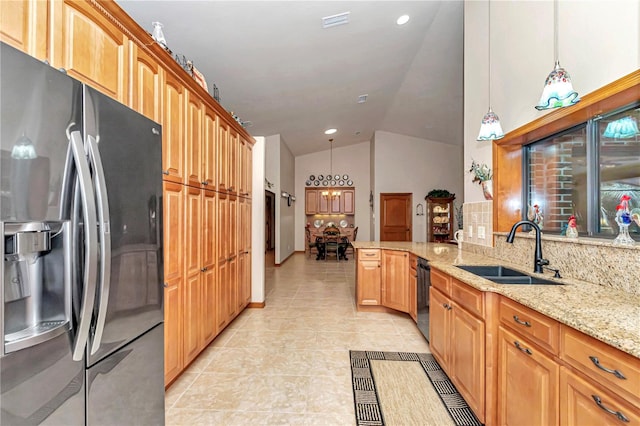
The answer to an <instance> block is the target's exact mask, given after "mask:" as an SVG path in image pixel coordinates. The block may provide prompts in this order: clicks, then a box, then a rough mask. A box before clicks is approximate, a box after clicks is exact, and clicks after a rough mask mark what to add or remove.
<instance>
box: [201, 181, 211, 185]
mask: <svg viewBox="0 0 640 426" xmlns="http://www.w3.org/2000/svg"><path fill="white" fill-rule="evenodd" d="M200 183H201V184H203V185H205V186H206V185H209V182H207V181H206V180H203V181H202V182H200Z"/></svg>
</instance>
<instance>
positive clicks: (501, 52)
mask: <svg viewBox="0 0 640 426" xmlns="http://www.w3.org/2000/svg"><path fill="white" fill-rule="evenodd" d="M558 1H559V3H558V28H559V30H558V59H559V60H560V64H561V65H562V66H563V67H564V68H565V69H566V70H567V71H568V72H569V74H570V75H571V77H572V80H573V87H574V89H575V90H576V91H577V92H578V93H579V94H580V95H581V96H583V95H585V94H588V93H590V92H592V91H594V90H596V89H598V88H600V87H602V86H604V85H606V84H608V83H610V82H612V81H613V80H616V79H618V78H620V77H623V76H625V75H627V74H629V73H631V72H633V71H635V70H636V69H638V68H640V2H639V1H638V0H592V1H588V0H580V1H568V0H558ZM553 9H554V5H553V1H550V0H545V1H513V0H511V1H495V0H494V1H492V2H491V106H492V107H493V111H494V112H495V113H496V114H498V116H499V117H500V121H501V123H502V128H503V130H504V131H505V133H508V132H510V131H512V130H514V129H517V128H518V127H520V126H522V125H524V124H526V123H529V122H531V121H533V120H534V119H536V118H538V117H540V116H542V115H544V114H546V113H548V111H547V112H541V111H538V110H536V109H535V108H534V106H535V105H536V104H537V102H538V100H539V98H540V94H541V93H542V88H543V86H544V81H545V79H546V77H547V75H548V74H549V72H550V71H551V70H552V69H553V65H554V49H553ZM464 16H465V17H464V31H465V35H464V46H465V47H464V61H465V65H464V171H465V173H464V189H465V191H464V194H465V199H464V200H465V202H468V201H482V200H484V198H483V196H482V191H481V189H480V187H479V186H478V185H477V184H474V183H472V182H471V179H472V177H471V175H470V174H469V173H467V170H468V168H469V166H470V165H471V159H472V158H473V159H475V160H477V161H479V162H481V163H487V164H489V165H491V164H492V143H491V142H477V141H476V140H475V139H476V137H477V136H478V131H479V130H480V121H481V120H482V116H483V115H484V114H485V113H486V112H487V110H488V108H489V95H488V66H489V63H488V55H487V49H488V45H487V43H488V39H487V37H488V26H489V25H488V3H487V1H465V5H464Z"/></svg>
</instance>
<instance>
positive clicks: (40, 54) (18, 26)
mask: <svg viewBox="0 0 640 426" xmlns="http://www.w3.org/2000/svg"><path fill="white" fill-rule="evenodd" d="M48 18H49V2H47V1H42V0H15V1H2V2H0V40H2V41H3V42H5V43H7V44H8V45H10V46H13V47H15V48H16V49H18V50H21V51H23V52H25V53H28V54H29V55H31V56H33V57H35V58H38V59H40V60H41V61H42V60H45V59H47V60H49V61H50V60H51V58H50V57H49V48H48V41H49V40H48V36H49V20H48Z"/></svg>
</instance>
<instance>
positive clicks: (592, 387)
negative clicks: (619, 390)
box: [560, 367, 640, 426]
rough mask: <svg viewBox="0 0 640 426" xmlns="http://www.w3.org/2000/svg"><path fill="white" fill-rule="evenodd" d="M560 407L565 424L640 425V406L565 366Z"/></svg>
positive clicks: (561, 371) (567, 425)
mask: <svg viewBox="0 0 640 426" xmlns="http://www.w3.org/2000/svg"><path fill="white" fill-rule="evenodd" d="M560 408H561V411H560V424H561V425H562V426H582V425H640V410H638V407H637V406H635V407H634V405H633V404H631V403H629V402H628V401H626V400H624V399H622V398H620V397H618V396H616V395H615V393H613V392H610V391H609V390H608V389H606V388H605V387H603V386H602V385H601V384H600V383H594V382H591V381H589V380H585V379H583V378H582V377H579V376H578V375H576V374H574V373H572V372H571V371H569V370H568V369H567V368H565V367H562V368H561V369H560ZM624 419H626V420H624Z"/></svg>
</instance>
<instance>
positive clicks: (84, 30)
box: [51, 0, 129, 104]
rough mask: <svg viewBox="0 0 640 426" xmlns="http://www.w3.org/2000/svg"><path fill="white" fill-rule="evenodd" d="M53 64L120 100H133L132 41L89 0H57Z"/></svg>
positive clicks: (54, 18) (53, 17) (53, 8)
mask: <svg viewBox="0 0 640 426" xmlns="http://www.w3.org/2000/svg"><path fill="white" fill-rule="evenodd" d="M51 6H52V7H51V14H52V19H53V22H54V24H53V26H54V31H52V32H51V34H52V37H53V40H52V57H51V65H52V66H54V67H55V68H64V69H65V70H66V71H67V73H68V74H69V75H70V76H72V77H74V78H77V79H78V80H80V81H82V82H84V83H87V84H88V85H90V86H91V87H93V88H95V89H97V90H99V91H100V92H102V93H104V94H106V95H108V96H111V97H112V98H114V99H117V100H118V101H120V102H122V103H124V104H128V102H129V99H128V97H129V92H128V90H129V43H128V39H127V37H126V36H125V34H124V33H123V32H122V31H121V30H120V28H118V27H117V26H116V25H115V24H114V23H113V22H112V21H111V20H109V19H108V18H107V17H106V16H104V15H103V14H102V13H100V12H99V11H98V10H96V9H95V8H94V7H92V6H91V5H90V4H89V2H86V1H71V0H64V1H53V2H51Z"/></svg>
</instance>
